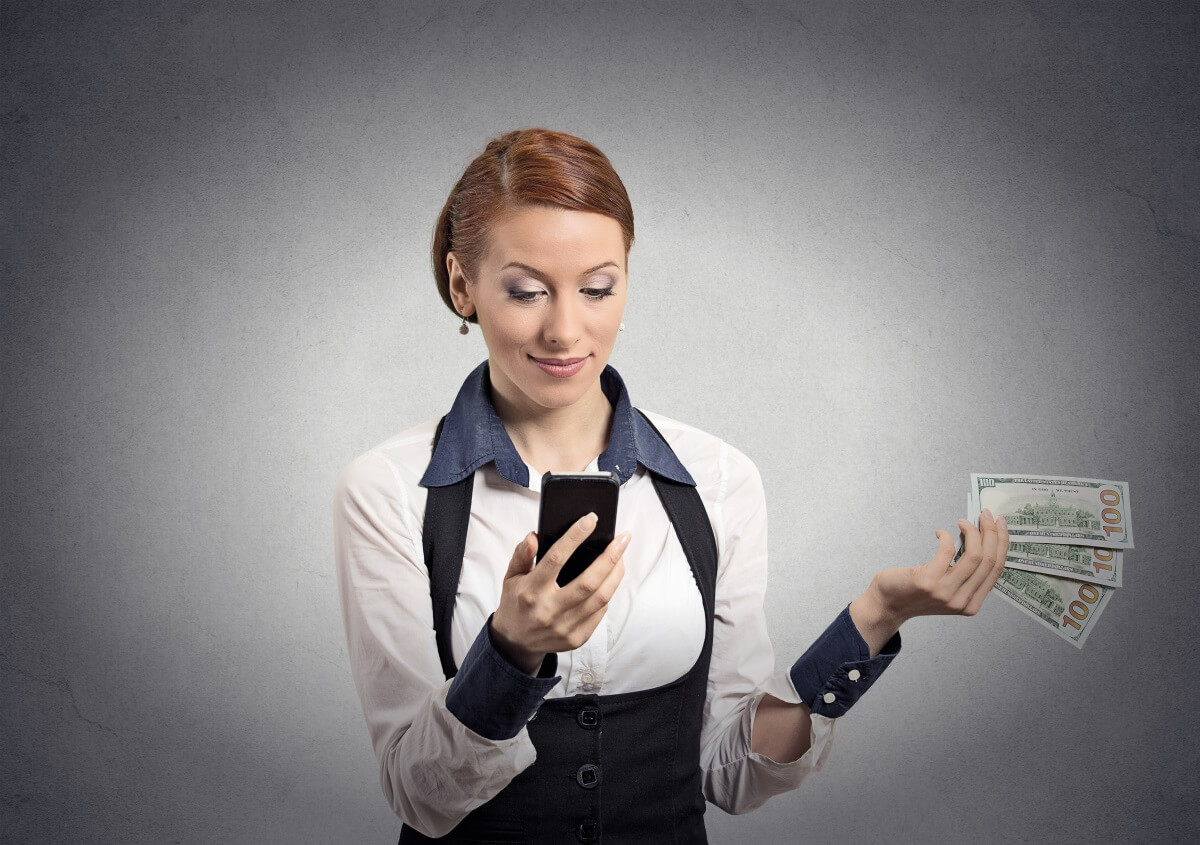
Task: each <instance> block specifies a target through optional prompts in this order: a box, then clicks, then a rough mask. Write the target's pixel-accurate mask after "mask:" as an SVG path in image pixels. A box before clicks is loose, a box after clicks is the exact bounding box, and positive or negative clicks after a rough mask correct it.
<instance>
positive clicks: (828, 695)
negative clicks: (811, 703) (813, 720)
mask: <svg viewBox="0 0 1200 845" xmlns="http://www.w3.org/2000/svg"><path fill="white" fill-rule="evenodd" d="M835 698H837V696H836V695H834V694H833V693H831V692H827V693H825V694H824V695H823V696H821V700H823V701H824V702H825V703H826V704H833V700H834V699H835Z"/></svg>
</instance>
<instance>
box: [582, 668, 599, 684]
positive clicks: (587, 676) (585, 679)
mask: <svg viewBox="0 0 1200 845" xmlns="http://www.w3.org/2000/svg"><path fill="white" fill-rule="evenodd" d="M579 679H580V680H581V681H583V682H584V683H585V684H590V683H591V682H592V681H594V680H596V676H595V675H593V674H592V673H591V672H590V671H589V672H584V673H583V674H582V675H580V676H579Z"/></svg>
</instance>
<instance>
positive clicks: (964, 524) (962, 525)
mask: <svg viewBox="0 0 1200 845" xmlns="http://www.w3.org/2000/svg"><path fill="white" fill-rule="evenodd" d="M970 524H971V523H969V522H967V521H966V520H965V519H960V520H959V521H958V527H959V528H966V527H967V526H968V525H970Z"/></svg>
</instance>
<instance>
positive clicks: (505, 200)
mask: <svg viewBox="0 0 1200 845" xmlns="http://www.w3.org/2000/svg"><path fill="white" fill-rule="evenodd" d="M531 205H532V206H536V205H543V206H545V205H549V206H557V207H559V208H565V209H568V210H571V211H591V212H595V213H597V214H603V215H605V216H607V217H611V218H613V219H614V220H616V221H617V223H618V224H620V226H621V233H622V235H623V236H624V238H625V257H626V258H628V257H629V248H630V247H631V246H632V245H633V206H632V205H630V203H629V195H628V194H627V193H626V192H625V185H624V183H622V182H621V177H619V176H618V175H617V171H615V170H614V169H613V166H612V164H611V163H610V162H609V160H608V158H607V157H606V156H605V155H604V153H602V152H600V150H598V149H596V147H594V146H592V145H591V144H589V143H588V142H587V141H585V140H583V139H582V138H576V137H575V136H574V135H568V134H566V133H565V132H554V131H552V130H550V129H541V128H534V129H515V130H513V131H511V132H505V133H504V134H503V135H500V136H498V137H496V138H493V139H492V140H491V141H489V142H488V145H487V147H485V148H484V151H483V152H482V153H480V154H479V155H478V156H477V157H476V158H475V160H474V161H472V162H471V163H470V164H469V165H467V169H466V170H465V171H464V172H463V175H462V176H461V177H460V178H459V180H458V182H457V183H456V184H455V185H454V190H453V191H451V192H450V196H449V197H448V198H447V200H446V204H445V205H444V206H442V213H441V214H440V215H438V220H437V226H436V227H435V228H434V231H433V256H432V257H433V275H434V277H435V278H436V279H437V286H438V292H439V293H440V294H441V295H442V300H443V301H444V302H445V303H446V305H447V307H449V308H450V310H451V311H453V312H454V313H455V314H456V315H457V314H458V310H457V309H456V308H455V307H454V302H453V300H452V299H451V298H450V272H449V270H447V269H446V253H448V252H450V251H451V250H453V251H454V255H455V257H456V258H457V259H458V261H459V263H460V264H461V265H462V267H463V272H464V273H465V274H466V276H467V278H468V279H473V278H474V276H475V270H476V269H477V268H478V266H479V262H480V260H481V259H482V258H483V256H484V254H485V253H486V251H487V247H488V233H489V231H490V229H491V225H492V223H494V222H495V221H496V220H497V219H498V218H499V217H500V216H501V215H503V214H504V213H505V212H508V211H512V210H515V209H517V208H520V207H522V206H531ZM467 320H468V321H470V322H472V323H478V322H479V320H478V318H477V317H476V316H475V314H474V313H472V314H471V315H470V316H469V317H467Z"/></svg>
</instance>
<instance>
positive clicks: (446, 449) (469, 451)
mask: <svg viewBox="0 0 1200 845" xmlns="http://www.w3.org/2000/svg"><path fill="white" fill-rule="evenodd" d="M600 389H601V390H602V391H604V395H605V396H606V397H608V401H609V402H610V403H611V404H612V406H613V421H612V433H611V437H610V438H609V442H608V447H607V448H605V450H604V451H603V452H602V453H601V454H600V457H599V458H598V459H597V466H599V468H600V469H601V470H603V471H611V472H615V473H616V474H617V476H618V477H619V478H620V480H621V483H622V484H624V483H625V482H626V481H628V480H629V478H630V476H632V475H633V472H634V469H635V465H636V464H641V465H642V466H644V467H645V468H646V469H649V470H652V471H654V472H656V473H658V474H659V475H663V476H666V477H667V478H670V479H672V480H674V481H678V482H680V483H682V484H687V485H690V486H692V487H695V486H696V482H695V480H694V479H693V478H692V476H691V475H690V474H689V473H688V471H687V470H686V469H684V466H683V464H681V463H680V462H679V458H677V457H676V456H675V453H674V452H673V451H671V447H670V446H668V445H667V443H666V441H664V440H663V439H662V438H661V437H659V435H658V434H657V433H656V432H655V431H654V429H652V428H651V427H650V426H649V424H647V422H646V420H645V419H644V418H643V417H642V415H641V414H640V413H638V412H637V411H635V410H634V408H633V405H632V404H630V402H629V392H628V391H627V390H626V389H625V382H624V381H623V380H622V379H621V376H620V375H619V374H618V373H617V371H616V369H614V368H613V366H612V364H605V365H604V370H603V372H601V373H600ZM491 390H492V388H491V379H490V377H489V375H488V362H487V360H486V359H485V360H484V361H483V363H481V364H480V365H479V366H478V367H476V368H475V369H474V370H472V371H471V374H470V375H469V376H467V379H466V381H464V382H463V385H462V387H460V388H459V390H458V396H456V397H455V398H454V404H453V405H452V406H451V408H450V412H449V413H448V414H446V421H445V423H443V424H442V434H441V437H440V438H439V440H438V444H437V448H436V449H435V450H434V453H433V457H432V458H431V459H430V461H429V466H427V467H426V468H425V474H424V475H423V476H421V481H420V482H419V483H420V485H421V486H422V487H445V486H446V485H449V484H454V483H456V482H458V481H461V480H462V479H463V478H465V477H466V476H468V475H470V474H471V473H473V472H474V471H475V470H476V469H478V468H479V467H481V466H483V465H484V464H486V463H488V462H489V461H495V463H496V471H497V472H498V473H499V474H500V475H501V477H503V478H505V479H507V480H508V481H511V482H512V483H513V484H516V485H519V486H521V487H529V466H528V465H527V464H526V463H525V461H524V460H523V459H522V458H521V456H520V455H519V454H518V453H517V449H516V447H515V446H513V442H512V438H510V437H509V436H508V432H507V431H506V430H505V428H504V424H503V423H501V421H500V417H499V416H497V414H496V409H495V406H494V405H493V404H492V396H491Z"/></svg>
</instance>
